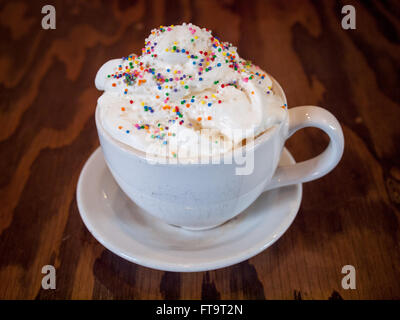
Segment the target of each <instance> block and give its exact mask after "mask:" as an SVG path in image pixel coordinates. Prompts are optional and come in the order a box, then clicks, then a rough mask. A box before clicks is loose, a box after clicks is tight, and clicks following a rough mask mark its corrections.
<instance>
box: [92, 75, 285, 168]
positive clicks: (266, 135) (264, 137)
mask: <svg viewBox="0 0 400 320" xmlns="http://www.w3.org/2000/svg"><path fill="white" fill-rule="evenodd" d="M266 74H267V75H268V76H269V77H270V78H271V80H272V91H274V92H276V91H279V93H280V95H281V97H282V99H283V102H284V104H285V105H286V106H287V100H286V95H285V92H284V91H283V89H282V86H281V85H280V84H279V82H278V81H277V80H276V79H275V78H274V77H273V76H272V75H270V74H269V73H267V72H266ZM274 89H275V90H274ZM99 109H100V108H99V105H98V104H97V106H96V110H95V122H96V127H97V130H98V133H99V134H101V135H102V136H103V137H104V138H105V139H107V141H108V142H110V143H111V144H113V145H114V146H116V147H117V148H118V149H120V150H122V151H123V152H125V153H127V154H130V155H133V156H136V157H138V158H140V159H142V160H145V161H155V162H157V164H163V165H171V164H173V165H184V166H193V165H208V164H210V163H212V162H208V163H201V162H196V163H192V162H190V161H189V162H188V163H182V162H180V161H177V163H169V162H168V161H167V162H166V163H163V162H159V157H157V156H156V155H151V154H147V153H146V152H145V151H142V150H139V149H136V148H134V147H132V146H130V145H128V144H126V143H123V142H121V141H119V140H117V139H115V138H114V137H112V136H111V134H109V133H108V132H107V131H106V130H105V129H104V127H103V125H102V124H101V121H100V115H99V114H100V110H99ZM287 119H288V108H286V115H285V118H284V119H283V121H281V122H280V123H279V124H275V125H273V126H272V127H270V128H268V129H266V130H265V131H264V132H263V133H261V134H260V135H258V136H257V137H256V138H255V139H254V143H253V144H252V146H251V147H248V146H247V147H246V146H240V147H237V148H234V149H233V151H232V156H235V154H237V153H239V152H240V153H242V151H243V148H247V149H246V151H255V150H256V149H258V147H259V146H260V145H262V144H263V143H265V142H266V141H268V140H269V139H270V138H271V137H272V136H273V135H274V134H276V133H277V132H279V129H280V128H281V127H282V126H283V125H284V123H286V122H287ZM225 154H226V153H221V154H220V155H219V160H220V161H219V162H218V164H223V161H222V162H221V159H223V157H224V155H225ZM212 158H213V157H212V156H210V159H212ZM167 159H168V158H167ZM185 159H186V158H185Z"/></svg>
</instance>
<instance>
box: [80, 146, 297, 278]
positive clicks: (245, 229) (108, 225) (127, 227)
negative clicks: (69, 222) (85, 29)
mask: <svg viewBox="0 0 400 320" xmlns="http://www.w3.org/2000/svg"><path fill="white" fill-rule="evenodd" d="M280 163H281V164H290V163H294V159H293V158H292V156H291V155H290V153H289V152H288V151H287V150H286V149H284V151H283V152H282V158H281V161H280ZM301 197H302V186H301V184H298V185H293V186H290V187H284V188H280V189H275V190H271V191H268V192H266V193H263V194H262V195H261V196H260V197H259V198H258V199H257V200H256V201H255V202H254V203H253V204H252V205H251V206H250V207H249V208H248V209H246V210H245V211H244V212H242V213H241V214H240V215H239V216H237V217H236V218H234V219H232V220H230V221H228V222H227V223H225V224H223V225H221V226H219V227H217V228H214V229H210V230H204V231H189V230H184V229H182V228H179V227H174V226H171V225H168V224H166V223H164V222H162V221H160V220H158V219H156V218H153V217H152V216H150V215H149V214H147V213H146V212H145V211H144V210H143V209H141V208H139V207H138V206H137V205H136V204H135V203H133V202H132V201H131V200H130V199H129V198H128V197H127V196H126V195H125V194H124V193H123V192H122V191H121V189H120V188H119V187H118V185H117V184H116V182H115V181H114V179H113V177H112V175H111V173H110V172H109V170H108V168H107V166H106V163H105V162H104V158H103V153H102V151H101V149H100V148H98V149H97V150H96V151H95V152H94V153H93V154H92V155H91V156H90V158H89V160H88V161H87V162H86V164H85V166H84V167H83V169H82V172H81V175H80V177H79V181H78V187H77V202H78V208H79V211H80V214H81V217H82V220H83V222H84V223H85V225H86V227H87V228H88V229H89V231H90V232H91V233H92V235H93V236H94V237H95V238H96V239H97V240H98V241H99V242H100V243H101V244H102V245H103V246H104V247H106V248H107V249H109V250H111V251H112V252H114V253H115V254H117V255H118V256H120V257H122V258H124V259H127V260H129V261H131V262H134V263H137V264H140V265H143V266H146V267H149V268H153V269H159V270H165V271H180V272H188V271H205V270H213V269H218V268H223V267H227V266H230V265H233V264H235V263H238V262H241V261H244V260H246V259H248V258H251V257H252V256H254V255H256V254H258V253H260V252H261V251H263V250H265V249H266V248H268V247H269V246H270V245H272V244H273V243H274V242H275V241H276V240H278V239H279V237H280V236H282V234H283V233H284V232H285V231H286V230H287V229H288V228H289V226H290V225H291V223H292V222H293V220H294V218H295V216H296V214H297V211H298V210H299V207H300V202H301Z"/></svg>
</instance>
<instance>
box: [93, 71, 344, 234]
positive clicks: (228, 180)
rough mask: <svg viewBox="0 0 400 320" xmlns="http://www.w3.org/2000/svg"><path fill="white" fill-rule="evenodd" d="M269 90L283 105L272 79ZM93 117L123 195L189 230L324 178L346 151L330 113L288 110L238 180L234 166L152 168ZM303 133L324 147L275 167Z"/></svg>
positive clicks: (313, 109) (314, 109)
mask: <svg viewBox="0 0 400 320" xmlns="http://www.w3.org/2000/svg"><path fill="white" fill-rule="evenodd" d="M271 78H272V77H271ZM272 79H273V78H272ZM272 90H273V91H274V92H275V93H276V94H279V95H281V97H282V98H283V100H284V102H285V104H286V103H287V102H286V97H285V94H284V92H283V90H282V88H281V87H280V85H279V84H278V82H276V80H275V79H273V87H272ZM95 117H96V126H97V131H98V135H99V139H100V144H101V147H102V150H103V154H104V157H105V160H106V163H107V165H108V168H109V169H110V171H111V173H112V175H113V176H114V178H115V180H116V181H117V183H118V185H119V186H120V187H121V189H122V190H123V191H124V192H125V193H126V195H127V196H128V197H129V198H130V199H131V200H132V201H134V202H135V203H136V204H137V205H138V206H140V207H142V208H143V209H144V210H145V211H146V212H148V213H149V214H151V215H153V216H155V217H157V218H159V219H161V220H163V221H165V222H166V223H168V224H172V225H175V226H180V227H183V228H187V229H192V230H202V229H208V228H212V227H216V226H218V225H220V224H222V223H224V222H226V221H228V220H229V219H232V218H233V217H235V216H236V215H238V214H239V213H241V212H242V211H243V210H245V209H246V208H247V207H248V206H250V205H251V204H252V203H253V202H254V201H255V200H256V199H257V198H258V197H259V196H260V194H261V193H263V192H264V191H267V190H270V189H273V188H278V187H283V186H287V185H291V184H297V183H302V182H307V181H311V180H315V179H318V178H320V177H322V176H324V175H325V174H327V173H328V172H329V171H331V170H332V169H333V168H334V167H335V166H336V165H337V164H338V162H339V160H340V158H341V157H342V154H343V148H344V138H343V132H342V129H341V126H340V124H339V122H338V121H337V119H336V118H335V117H334V116H333V115H332V114H331V113H330V112H329V111H327V110H325V109H323V108H320V107H314V106H302V107H295V108H291V109H288V114H287V117H286V119H285V120H284V121H283V122H282V123H280V124H279V125H276V126H274V127H273V128H271V129H270V130H267V131H266V132H265V133H263V134H262V135H260V136H259V137H257V138H256V139H255V140H254V147H253V149H252V150H251V152H253V157H254V169H253V171H252V173H251V174H248V175H237V174H236V169H237V167H238V166H239V164H237V163H235V162H233V163H231V164H229V163H219V164H213V163H208V164H193V163H185V164H182V163H172V164H171V163H154V162H151V161H149V159H148V157H147V156H146V153H145V152H142V151H140V150H136V149H133V148H132V147H130V146H127V145H125V144H123V143H121V142H119V141H117V140H115V139H114V138H112V137H111V136H110V135H109V134H108V133H107V132H106V131H105V130H104V128H103V127H102V125H101V121H100V118H99V117H100V112H99V107H98V106H97V108H96V116H95ZM304 127H316V128H319V129H321V130H323V131H324V132H325V133H327V134H328V136H329V138H330V142H329V145H328V147H327V148H326V149H325V151H324V152H322V153H321V154H320V155H318V156H316V157H314V158H312V159H309V160H307V161H303V162H300V163H296V164H293V165H288V166H283V167H277V166H278V163H279V159H280V156H281V152H282V150H283V147H284V144H285V141H286V140H287V139H288V138H289V137H290V136H291V135H292V134H293V133H295V132H296V131H297V130H299V129H301V128H304Z"/></svg>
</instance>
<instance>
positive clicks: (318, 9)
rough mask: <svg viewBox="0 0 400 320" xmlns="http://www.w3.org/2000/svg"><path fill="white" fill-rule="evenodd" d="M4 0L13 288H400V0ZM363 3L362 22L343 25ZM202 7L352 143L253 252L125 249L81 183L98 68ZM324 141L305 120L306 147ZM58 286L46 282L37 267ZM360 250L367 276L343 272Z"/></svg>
mask: <svg viewBox="0 0 400 320" xmlns="http://www.w3.org/2000/svg"><path fill="white" fill-rule="evenodd" d="M53 3H54V5H55V7H56V10H57V29H56V30H43V29H42V28H41V19H42V14H41V8H42V6H43V5H45V4H47V3H46V1H27V0H26V1H19V0H18V1H1V2H0V35H1V40H0V43H1V46H0V98H1V99H0V173H1V174H0V201H1V203H0V204H1V206H0V210H1V211H0V298H1V299H6V298H7V299H92V298H93V299H118V298H124V299H399V298H400V248H399V244H400V241H399V240H400V233H399V219H400V125H399V121H400V90H399V83H400V81H399V80H400V79H399V77H400V72H399V71H400V59H399V57H400V46H399V38H400V19H399V18H400V5H399V3H398V1H395V0H393V1H345V2H344V1H316V0H315V1H311V0H310V1H308V0H301V1H291V0H285V1H282V0H276V1H246V0H238V1H233V0H232V1H228V0H225V1H210V0H207V1H204V0H197V1H193V2H189V1H183V0H182V1H171V0H168V1H166V0H165V1H161V0H160V1H157V0H152V1H139V0H138V1H115V2H114V1H113V2H111V1H73V0H69V1H67V0H65V1H53ZM344 4H353V5H354V6H355V7H356V12H357V29H356V30H343V29H342V28H341V19H342V14H341V8H342V6H343V5H344ZM184 21H186V22H188V21H191V22H193V23H195V24H198V25H200V26H204V27H207V28H211V29H212V30H213V31H214V33H215V34H216V35H218V36H220V37H221V38H222V39H224V40H227V41H230V42H233V43H235V44H237V46H238V48H239V53H240V54H241V55H242V56H243V57H245V58H247V59H251V60H253V61H254V62H255V63H256V64H258V65H260V66H261V67H262V68H263V69H265V70H267V71H268V72H270V73H271V74H272V75H274V76H275V77H276V78H277V79H278V80H279V82H280V83H281V84H282V86H283V87H284V88H285V91H286V95H287V98H288V101H289V107H293V106H296V105H304V104H314V105H321V106H323V107H325V108H327V109H328V110H330V111H331V112H332V113H334V114H335V115H336V116H337V118H338V119H339V120H340V122H341V124H342V126H343V130H344V134H345V140H346V147H345V153H344V156H343V159H342V161H341V163H340V165H339V166H338V167H337V168H336V169H335V170H334V171H333V172H332V173H330V174H329V175H328V176H326V177H324V178H322V179H320V180H318V181H315V182H312V183H309V184H305V185H304V197H303V202H302V205H301V209H300V211H299V214H298V216H297V218H296V220H295V221H294V223H293V225H292V226H291V228H290V229H289V230H288V231H287V232H286V233H285V235H284V236H283V237H282V238H281V239H280V240H279V241H278V242H277V243H276V244H274V245H273V246H272V247H270V248H269V249H268V250H266V251H264V252H263V253H261V254H259V255H257V256H256V257H254V258H252V259H250V260H248V261H245V262H243V263H241V264H238V265H235V266H232V267H228V268H224V269H221V270H216V271H210V272H200V273H171V272H161V271H156V270H151V269H148V268H145V267H142V266H139V265H135V264H132V263H129V262H127V261H125V260H123V259H121V258H119V257H117V256H116V255H114V254H113V253H111V252H109V251H108V250H106V249H105V248H104V247H102V246H101V245H100V244H99V243H98V242H97V241H96V240H95V239H94V238H93V237H92V236H91V235H90V233H89V232H88V231H87V229H86V228H85V226H84V225H83V223H82V221H81V219H80V216H79V212H78V209H77V204H76V199H75V189H76V183H77V179H78V176H79V173H80V170H81V168H82V166H83V164H84V163H85V161H86V159H87V158H88V157H89V155H90V154H91V153H92V152H93V151H94V150H95V149H96V147H97V146H98V138H97V135H96V129H95V125H94V117H93V113H94V110H95V106H96V99H97V97H98V96H99V92H97V91H96V89H95V88H94V77H95V74H96V71H97V69H98V68H99V66H101V65H102V63H103V62H105V61H106V60H108V59H110V58H115V57H120V56H123V55H127V54H129V53H131V52H137V53H138V52H140V50H141V48H142V45H143V41H144V39H145V37H146V36H147V34H148V33H149V31H150V30H151V29H152V28H154V27H157V26H159V25H169V24H178V23H181V22H184ZM326 144H327V138H326V137H325V136H324V135H321V133H320V131H317V130H313V129H307V130H303V131H302V132H300V133H298V134H296V135H295V136H294V137H293V138H291V139H290V140H289V141H288V143H287V146H288V148H289V149H290V150H291V151H292V153H293V154H294V155H295V158H296V159H297V160H304V159H306V158H308V157H310V156H313V155H316V154H317V153H318V152H320V151H321V150H322V149H323V147H324V146H325V145H326ZM46 264H53V265H54V266H55V267H56V269H57V289H56V290H43V289H41V279H42V276H43V275H42V274H41V268H42V266H43V265H46ZM346 264H351V265H354V266H355V268H356V270H357V289H356V290H344V289H342V287H341V279H342V276H343V275H342V274H341V268H342V266H344V265H346Z"/></svg>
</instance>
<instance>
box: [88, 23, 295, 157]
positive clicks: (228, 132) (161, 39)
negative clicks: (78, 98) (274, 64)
mask: <svg viewBox="0 0 400 320" xmlns="http://www.w3.org/2000/svg"><path fill="white" fill-rule="evenodd" d="M95 84H96V87H97V88H98V89H99V90H103V91H104V93H103V94H102V96H101V97H100V98H99V99H98V107H99V108H100V119H101V124H102V126H103V128H104V129H105V130H106V131H107V132H108V133H109V134H110V135H111V136H112V137H114V138H115V139H117V140H119V141H120V142H122V143H125V144H127V145H129V146H131V147H133V148H135V149H139V150H141V151H144V152H147V153H150V154H155V155H163V156H168V157H177V156H178V157H186V156H208V155H215V154H221V153H225V152H227V151H229V150H232V149H233V148H235V147H237V146H239V145H242V142H243V140H244V139H249V138H254V137H255V136H257V135H259V134H261V133H262V132H264V131H265V130H266V129H268V128H271V127H273V126H274V125H276V124H279V123H280V122H281V121H283V119H284V118H285V116H286V109H287V108H286V105H284V103H283V101H282V98H281V97H280V96H278V95H276V94H274V92H273V91H272V81H271V78H270V77H269V76H268V75H267V74H266V73H265V72H264V71H263V70H261V69H260V68H259V67H257V66H256V65H254V64H252V63H251V62H250V61H246V60H244V59H242V58H240V57H239V55H238V53H237V49H236V47H234V46H232V44H230V43H227V42H221V41H220V40H219V39H218V38H216V37H214V36H213V35H212V34H211V31H209V30H207V29H204V28H203V29H201V28H199V27H197V26H195V25H193V24H182V25H177V26H169V27H164V26H161V27H159V28H158V29H154V30H152V31H151V34H150V36H149V37H148V38H147V39H146V40H145V47H144V48H143V49H142V55H140V56H137V55H135V54H131V55H129V56H127V57H124V58H122V59H114V60H110V61H108V62H106V63H105V64H104V65H103V66H102V67H101V68H100V70H99V71H98V73H97V75H96V80H95ZM238 132H239V134H238ZM200 145H202V146H206V145H211V147H207V148H204V147H202V148H199V146H200Z"/></svg>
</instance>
